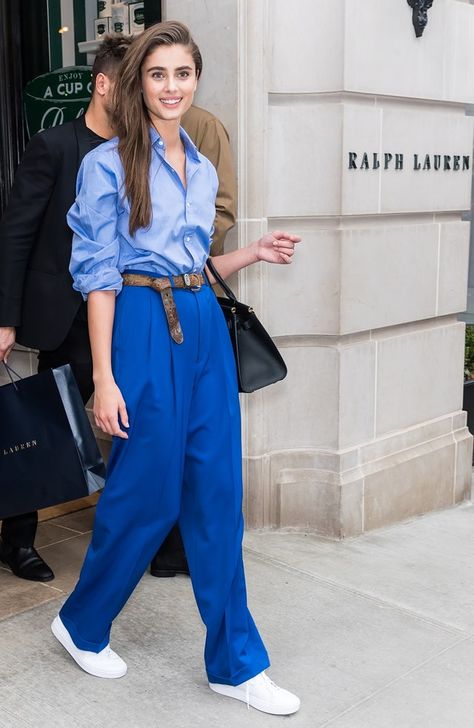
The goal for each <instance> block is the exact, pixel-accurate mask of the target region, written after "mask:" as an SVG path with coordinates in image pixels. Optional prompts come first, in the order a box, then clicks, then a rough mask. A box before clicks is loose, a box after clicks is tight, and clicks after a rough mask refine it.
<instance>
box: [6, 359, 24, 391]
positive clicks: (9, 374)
mask: <svg viewBox="0 0 474 728" xmlns="http://www.w3.org/2000/svg"><path fill="white" fill-rule="evenodd" d="M2 364H3V366H4V367H5V369H6V370H7V374H8V376H9V378H10V382H11V383H12V384H13V386H14V387H15V389H18V387H17V386H16V382H15V380H14V379H13V377H12V373H13V374H14V375H15V376H16V377H18V379H21V378H22V377H21V376H20V375H19V374H18V372H16V371H15V370H14V369H12V368H11V366H9V365H8V364H7V363H6V361H2Z"/></svg>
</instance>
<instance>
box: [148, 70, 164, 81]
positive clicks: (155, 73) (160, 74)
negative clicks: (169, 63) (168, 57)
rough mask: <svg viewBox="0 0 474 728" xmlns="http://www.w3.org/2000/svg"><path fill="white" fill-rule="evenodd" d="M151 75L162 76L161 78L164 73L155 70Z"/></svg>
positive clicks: (154, 76)
mask: <svg viewBox="0 0 474 728" xmlns="http://www.w3.org/2000/svg"><path fill="white" fill-rule="evenodd" d="M151 77H152V78H160V79H161V78H163V74H162V73H160V72H159V71H154V72H153V73H152V75H151Z"/></svg>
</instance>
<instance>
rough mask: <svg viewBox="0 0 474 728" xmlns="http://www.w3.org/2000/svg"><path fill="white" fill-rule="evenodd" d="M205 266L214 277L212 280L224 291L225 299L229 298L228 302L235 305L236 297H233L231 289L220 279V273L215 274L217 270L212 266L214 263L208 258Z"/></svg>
mask: <svg viewBox="0 0 474 728" xmlns="http://www.w3.org/2000/svg"><path fill="white" fill-rule="evenodd" d="M206 265H207V267H208V268H209V270H210V271H211V273H212V275H213V276H214V278H215V279H216V282H217V283H219V285H220V286H221V288H222V290H223V291H224V293H225V294H226V296H227V298H230V300H231V301H232V302H233V303H237V297H236V296H235V295H234V293H233V292H232V290H231V288H230V287H229V286H228V285H227V283H226V282H225V280H224V279H223V278H222V276H221V275H220V273H218V272H217V270H216V268H215V266H214V263H213V262H212V260H211V258H210V257H209V258H208V259H207V261H206Z"/></svg>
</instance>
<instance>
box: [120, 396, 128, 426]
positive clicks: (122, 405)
mask: <svg viewBox="0 0 474 728" xmlns="http://www.w3.org/2000/svg"><path fill="white" fill-rule="evenodd" d="M119 415H120V422H121V423H122V425H123V426H124V427H128V426H129V422H128V414H127V408H126V406H125V402H124V401H123V399H122V401H121V402H120V403H119Z"/></svg>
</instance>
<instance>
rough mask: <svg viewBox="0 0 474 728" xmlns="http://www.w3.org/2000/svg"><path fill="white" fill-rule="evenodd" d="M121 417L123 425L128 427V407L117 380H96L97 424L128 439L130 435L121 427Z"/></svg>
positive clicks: (111, 433) (95, 411) (95, 408)
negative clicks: (98, 381)
mask: <svg viewBox="0 0 474 728" xmlns="http://www.w3.org/2000/svg"><path fill="white" fill-rule="evenodd" d="M119 417H120V422H121V423H122V425H123V426H124V427H128V426H129V423H128V415H127V408H126V406H125V401H124V399H123V397H122V393H121V391H120V389H119V388H118V387H117V385H116V384H115V381H114V380H113V379H107V380H106V381H104V382H100V383H97V382H96V385H95V392H94V419H95V424H96V425H97V427H100V429H101V430H102V431H103V432H107V433H108V434H109V435H115V436H116V437H121V438H122V439H124V440H127V439H128V435H127V433H126V432H124V431H123V430H122V429H121V427H120V423H119Z"/></svg>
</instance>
